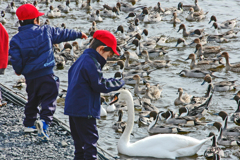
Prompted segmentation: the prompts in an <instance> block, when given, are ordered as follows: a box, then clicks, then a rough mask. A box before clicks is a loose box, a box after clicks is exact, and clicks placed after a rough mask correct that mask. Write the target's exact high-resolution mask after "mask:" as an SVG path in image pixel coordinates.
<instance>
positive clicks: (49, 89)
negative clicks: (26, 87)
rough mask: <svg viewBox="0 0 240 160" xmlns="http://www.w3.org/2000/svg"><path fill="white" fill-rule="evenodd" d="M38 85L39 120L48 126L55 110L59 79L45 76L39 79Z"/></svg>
mask: <svg viewBox="0 0 240 160" xmlns="http://www.w3.org/2000/svg"><path fill="white" fill-rule="evenodd" d="M38 80H39V83H41V88H40V89H39V93H38V95H39V97H41V106H42V109H41V111H40V118H41V119H43V120H44V121H45V122H46V123H47V124H50V123H51V122H52V120H53V114H54V113H55V110H56V98H57V96H58V88H59V79H58V77H57V76H54V75H47V76H43V77H40V78H39V79H38Z"/></svg>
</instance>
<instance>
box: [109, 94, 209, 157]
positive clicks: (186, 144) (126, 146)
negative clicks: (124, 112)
mask: <svg viewBox="0 0 240 160" xmlns="http://www.w3.org/2000/svg"><path fill="white" fill-rule="evenodd" d="M118 100H124V101H126V103H127V106H128V120H127V126H126V128H125V130H124V132H123V134H122V136H121V137H120V139H119V141H118V146H117V149H118V152H119V153H121V154H125V155H128V156H142V157H155V158H171V159H175V158H176V157H184V156H191V155H194V154H195V153H196V152H197V151H198V150H199V149H200V148H201V147H202V145H203V144H204V143H205V142H206V141H207V140H209V139H211V138H207V139H203V140H198V139H195V138H192V137H187V136H183V135H175V134H158V135H154V136H150V137H146V138H144V139H141V140H139V141H136V142H134V143H130V134H131V132H132V129H133V125H134V105H133V98H132V95H131V93H130V92H129V91H127V90H121V91H120V93H117V94H115V96H114V100H113V101H112V102H111V104H112V103H114V102H117V101H118Z"/></svg>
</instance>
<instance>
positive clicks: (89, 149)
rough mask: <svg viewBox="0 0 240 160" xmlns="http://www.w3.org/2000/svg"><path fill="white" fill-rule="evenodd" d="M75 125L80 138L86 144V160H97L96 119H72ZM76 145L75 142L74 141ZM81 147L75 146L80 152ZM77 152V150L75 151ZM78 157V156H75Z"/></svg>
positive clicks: (84, 148)
mask: <svg viewBox="0 0 240 160" xmlns="http://www.w3.org/2000/svg"><path fill="white" fill-rule="evenodd" d="M71 118H72V120H73V121H74V124H75V129H76V131H77V134H78V136H79V137H81V140H82V141H83V143H84V146H83V150H84V159H86V160H95V159H97V140H98V131H97V125H96V119H95V118H90V119H88V118H85V117H71ZM74 143H75V140H74ZM79 147H80V146H77V147H76V146H75V148H76V149H78V150H79ZM75 152H77V150H76V151H75ZM75 156H76V154H75ZM75 159H76V158H75Z"/></svg>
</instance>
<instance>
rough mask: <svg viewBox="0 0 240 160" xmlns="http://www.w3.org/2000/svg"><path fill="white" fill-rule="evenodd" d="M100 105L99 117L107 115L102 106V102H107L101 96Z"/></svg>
mask: <svg viewBox="0 0 240 160" xmlns="http://www.w3.org/2000/svg"><path fill="white" fill-rule="evenodd" d="M100 100H101V106H100V117H105V116H107V111H106V109H105V108H104V107H103V105H102V104H103V103H104V104H105V105H107V103H106V101H105V98H104V97H102V96H101V99H100Z"/></svg>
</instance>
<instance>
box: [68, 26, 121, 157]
mask: <svg viewBox="0 0 240 160" xmlns="http://www.w3.org/2000/svg"><path fill="white" fill-rule="evenodd" d="M93 38H94V39H93V41H92V42H91V44H90V47H89V49H86V50H85V51H84V52H83V54H82V55H81V56H80V57H79V59H78V60H77V61H76V62H75V63H74V64H73V65H72V67H71V68H70V70H69V72H68V91H67V96H66V100H65V109H64V114H66V115H69V123H70V129H71V134H72V137H73V140H74V145H75V158H74V159H75V160H76V159H86V160H89V159H97V148H96V147H97V140H98V131H97V125H96V118H98V119H99V118H100V93H101V92H102V93H108V92H111V91H116V90H118V89H120V88H121V87H122V86H123V85H124V81H123V80H117V79H114V78H110V79H106V78H103V73H102V68H103V66H104V65H105V64H106V60H107V58H108V57H112V56H113V54H114V53H115V54H117V55H119V54H118V52H117V51H116V47H117V40H116V38H115V37H114V35H113V34H111V33H110V32H108V31H105V30H97V31H96V32H95V33H94V35H93Z"/></svg>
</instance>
